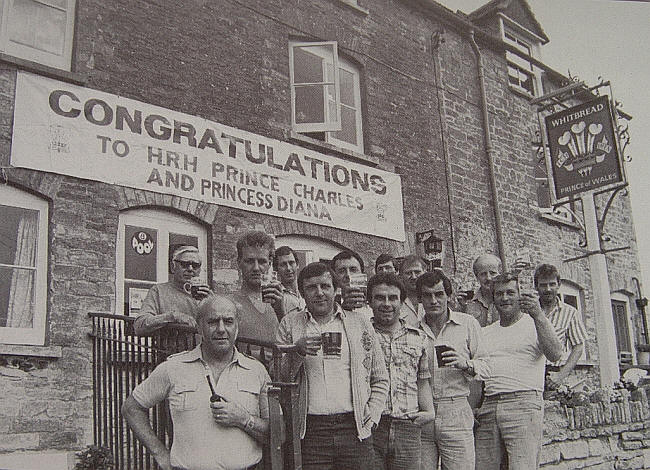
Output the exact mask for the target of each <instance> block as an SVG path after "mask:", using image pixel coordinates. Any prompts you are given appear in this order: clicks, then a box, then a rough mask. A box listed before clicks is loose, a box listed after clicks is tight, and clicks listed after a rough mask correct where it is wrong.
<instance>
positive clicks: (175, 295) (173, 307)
mask: <svg viewBox="0 0 650 470" xmlns="http://www.w3.org/2000/svg"><path fill="white" fill-rule="evenodd" d="M170 272H171V280H170V281H169V282H164V283H162V284H156V285H155V286H153V287H152V288H151V289H149V292H147V296H146V297H145V299H144V301H143V302H142V308H141V309H140V315H139V316H138V318H136V320H135V323H134V325H133V328H134V330H135V334H137V335H150V334H152V333H153V332H155V331H157V330H159V329H160V328H162V327H164V326H165V325H167V324H169V323H181V324H186V325H190V326H194V327H196V320H195V319H196V308H197V306H198V304H199V301H201V300H203V299H204V298H205V297H207V296H208V295H210V294H211V293H212V291H210V288H209V287H208V285H207V284H206V283H205V282H204V281H203V280H201V279H200V278H199V276H200V274H201V258H200V256H199V250H198V248H196V247H195V246H191V245H181V246H178V247H177V248H176V249H175V250H174V251H173V253H172V259H171V263H170Z"/></svg>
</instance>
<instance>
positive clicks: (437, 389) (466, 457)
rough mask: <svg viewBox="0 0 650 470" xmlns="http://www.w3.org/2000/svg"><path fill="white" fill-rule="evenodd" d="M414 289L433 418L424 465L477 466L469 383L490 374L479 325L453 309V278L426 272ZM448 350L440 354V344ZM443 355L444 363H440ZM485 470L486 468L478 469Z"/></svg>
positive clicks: (446, 468)
mask: <svg viewBox="0 0 650 470" xmlns="http://www.w3.org/2000/svg"><path fill="white" fill-rule="evenodd" d="M416 291H417V293H418V296H419V298H420V300H421V302H422V306H423V307H424V311H425V315H424V320H423V321H422V323H421V328H422V330H423V331H424V332H425V334H426V335H427V336H428V339H429V341H428V350H427V352H428V355H429V368H430V372H431V384H432V386H431V388H432V392H433V403H434V406H435V412H436V418H435V421H434V422H433V423H431V424H429V425H426V426H425V427H424V428H423V430H422V467H421V468H422V469H423V470H424V469H426V470H431V469H436V468H438V463H440V466H441V468H442V470H473V469H474V459H475V453H474V433H473V427H474V414H473V412H472V408H471V406H470V404H469V402H468V397H469V395H470V388H471V384H472V383H475V382H474V381H475V380H476V378H477V376H478V375H479V374H480V375H487V374H488V372H489V369H488V365H487V362H486V359H485V354H486V349H485V344H484V341H483V335H482V333H481V327H480V325H479V324H478V322H477V321H476V319H475V318H474V317H472V316H471V315H467V314H465V313H460V312H455V311H453V310H451V309H450V308H449V300H450V298H451V294H452V289H451V281H450V280H449V278H448V277H447V276H445V275H444V273H443V272H442V271H441V270H439V269H436V270H434V271H432V272H428V273H424V274H422V275H421V276H420V277H419V278H418V280H417V282H416ZM441 346H445V347H446V348H444V349H446V351H445V352H442V354H441V355H437V354H436V348H440V347H441ZM440 359H442V361H441V362H440ZM477 468H479V469H481V470H482V467H477Z"/></svg>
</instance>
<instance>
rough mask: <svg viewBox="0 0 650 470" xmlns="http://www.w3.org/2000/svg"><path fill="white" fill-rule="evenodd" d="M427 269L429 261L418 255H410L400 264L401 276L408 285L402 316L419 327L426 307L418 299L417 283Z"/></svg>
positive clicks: (406, 285)
mask: <svg viewBox="0 0 650 470" xmlns="http://www.w3.org/2000/svg"><path fill="white" fill-rule="evenodd" d="M426 270H427V263H426V261H424V259H423V258H422V257H420V256H418V255H408V256H406V257H405V258H404V260H403V261H402V265H401V266H400V278H401V279H402V282H403V283H404V286H405V287H406V299H405V300H404V306H403V308H402V318H403V319H404V320H406V323H408V324H409V325H411V326H415V327H418V326H419V325H420V322H421V321H422V319H423V318H424V308H423V307H422V305H421V304H420V299H418V293H417V289H416V287H415V283H416V281H417V280H418V278H419V277H420V276H421V275H422V274H424V273H425V272H426Z"/></svg>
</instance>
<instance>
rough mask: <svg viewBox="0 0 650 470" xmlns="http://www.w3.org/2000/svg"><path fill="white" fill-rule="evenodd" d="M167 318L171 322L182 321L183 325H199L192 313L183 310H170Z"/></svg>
mask: <svg viewBox="0 0 650 470" xmlns="http://www.w3.org/2000/svg"><path fill="white" fill-rule="evenodd" d="M167 320H168V321H169V322H170V323H181V324H183V325H189V326H193V327H194V328H196V327H197V325H196V320H195V319H194V317H192V316H191V315H188V314H187V313H183V312H170V313H168V314H167Z"/></svg>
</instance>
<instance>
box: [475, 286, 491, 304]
mask: <svg viewBox="0 0 650 470" xmlns="http://www.w3.org/2000/svg"><path fill="white" fill-rule="evenodd" d="M472 301H473V302H479V303H480V304H481V305H483V306H484V307H485V308H488V307H489V306H490V304H491V303H492V302H490V301H489V299H488V298H486V297H485V296H484V295H483V291H482V290H481V288H480V287H479V288H478V289H476V290H475V291H474V297H472Z"/></svg>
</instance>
